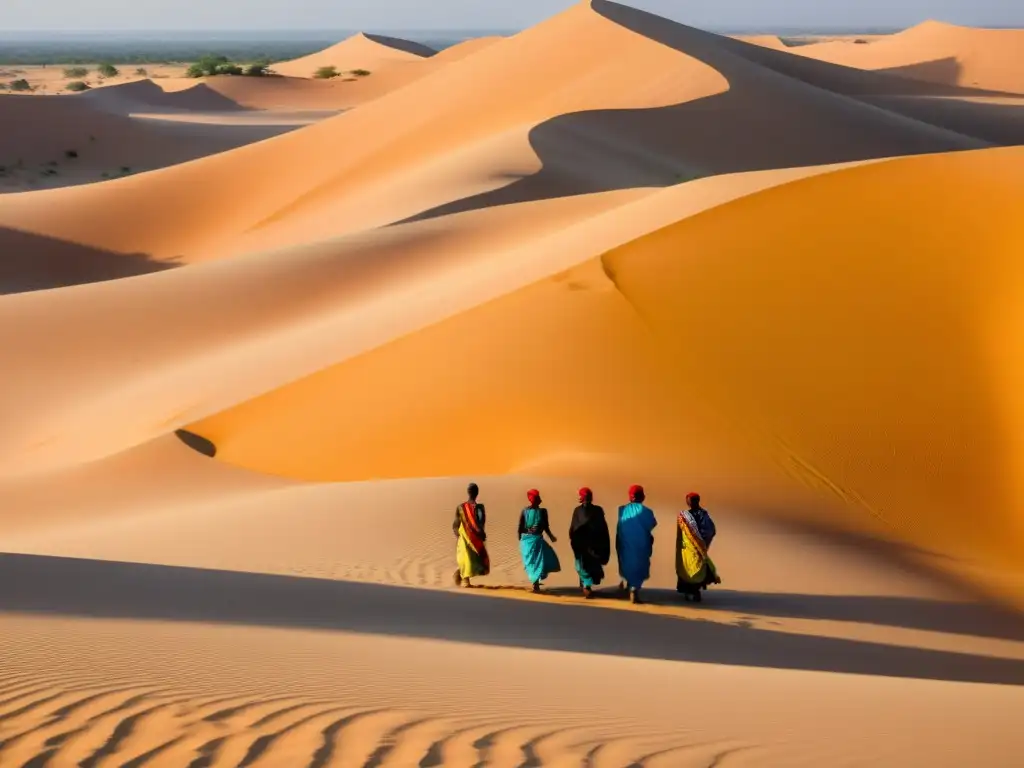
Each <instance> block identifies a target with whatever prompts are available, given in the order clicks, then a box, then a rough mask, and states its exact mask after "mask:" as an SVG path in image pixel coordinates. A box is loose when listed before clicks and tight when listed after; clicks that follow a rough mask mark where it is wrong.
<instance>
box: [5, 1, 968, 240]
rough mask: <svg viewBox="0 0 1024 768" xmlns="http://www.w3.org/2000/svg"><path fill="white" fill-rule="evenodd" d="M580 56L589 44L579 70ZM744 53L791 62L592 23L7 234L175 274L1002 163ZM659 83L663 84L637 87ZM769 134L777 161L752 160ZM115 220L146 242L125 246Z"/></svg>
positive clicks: (22, 212) (610, 9) (721, 43)
mask: <svg viewBox="0 0 1024 768" xmlns="http://www.w3.org/2000/svg"><path fill="white" fill-rule="evenodd" d="M638 32H640V33H641V34H638ZM645 32H646V33H649V34H650V35H653V36H654V37H653V39H652V37H650V36H644V34H643V33H645ZM568 38H572V39H574V40H576V41H578V42H577V44H576V53H575V55H574V58H573V61H572V62H571V63H569V64H566V63H565V62H564V56H563V50H564V40H566V39H568ZM730 44H731V45H732V46H738V48H735V49H733V48H730V47H729V45H730ZM610 49H615V50H616V51H617V57H616V58H615V59H614V60H612V59H609V57H608V56H607V51H608V50H610ZM737 51H739V52H740V53H742V54H743V55H745V56H755V55H760V54H757V52H760V53H761V54H774V55H775V56H783V54H782V53H781V52H773V51H768V50H765V49H760V48H757V47H756V46H750V45H747V44H743V43H740V42H738V41H730V40H727V39H725V38H720V37H718V36H715V35H709V34H707V33H703V32H700V31H698V30H693V29H689V28H686V27H682V26H679V25H675V24H670V23H668V22H659V21H658V20H657V18H656V17H652V16H650V15H649V14H644V13H642V12H640V11H634V10H632V9H626V8H624V7H621V6H615V5H613V4H608V3H603V2H595V4H594V7H593V9H592V8H590V7H589V6H587V5H580V6H577V7H574V8H573V9H571V10H570V11H568V12H566V13H564V14H562V15H560V16H558V17H555V18H554V19H552V20H550V21H548V22H546V23H544V24H542V25H540V26H538V27H536V28H533V29H531V30H528V31H527V32H524V33H521V34H519V35H516V36H515V37H512V38H508V39H504V40H501V41H499V42H496V43H493V44H491V45H489V46H487V47H485V48H484V49H483V50H480V51H478V52H476V53H475V54H473V55H472V56H471V57H469V58H464V59H462V60H460V61H455V62H453V63H450V64H448V65H446V66H444V67H443V68H441V69H439V70H438V71H436V72H434V73H433V74H431V75H429V76H427V77H424V78H421V79H420V80H418V81H416V82H414V83H412V84H411V85H409V86H407V87H404V88H400V89H398V90H397V91H394V92H392V93H390V94H389V95H387V96H385V97H383V98H379V99H376V100H375V101H372V102H371V103H368V104H365V105H363V106H361V107H360V108H359V109H356V110H352V111H350V112H347V113H345V114H342V115H339V116H337V117H335V118H333V119H330V120H326V121H324V122H323V123H321V124H320V125H317V126H313V127H310V128H308V129H306V130H303V131H301V132H298V133H294V134H291V135H288V136H283V137H279V138H277V139H275V140H273V141H270V142H264V143H261V144H259V145H254V146H251V147H246V148H243V149H241V150H238V151H236V152H233V153H228V154H225V155H219V156H217V157H212V158H208V159H205V160H203V161H202V162H199V163H192V164H189V165H185V166H181V167H178V168H174V169H169V170H167V171H164V172H162V173H161V174H159V175H153V176H152V177H145V178H143V179H137V180H133V182H132V183H127V182H125V183H119V184H118V185H116V186H115V185H107V186H104V187H101V188H99V189H97V190H88V191H87V192H79V191H75V190H67V191H64V192H62V193H60V194H55V195H54V196H53V197H50V198H46V197H38V198H34V199H31V200H15V201H10V202H9V203H8V204H7V205H6V206H5V207H4V209H2V210H0V223H3V224H6V225H8V226H17V227H19V228H22V229H26V230H28V231H31V232H34V233H37V234H41V235H45V236H48V237H53V238H57V239H61V240H71V241H74V242H78V243H82V244H85V245H88V246H90V247H93V248H100V249H104V250H111V251H115V252H120V253H125V252H127V253H147V254H149V255H150V257H151V258H155V259H158V260H168V259H185V260H195V259H199V258H202V259H209V258H213V257H216V256H217V255H220V254H232V253H242V252H245V251H246V250H251V249H252V247H253V243H254V242H256V243H267V242H271V243H279V242H282V243H283V242H290V241H293V237H294V235H293V233H294V232H295V231H296V230H300V231H302V232H303V233H304V234H303V239H305V240H310V239H320V238H324V237H330V236H337V235H342V234H345V233H347V232H352V231H355V230H358V229H365V228H367V227H372V226H376V225H383V224H389V223H392V222H394V221H398V220H402V219H407V218H410V217H415V216H423V215H437V214H440V213H449V212H454V211H458V210H467V209H472V208H476V207H485V206H488V205H494V204H504V203H513V202H518V201H523V200H534V199H542V198H549V197H555V196H562V195H571V194H582V193H591V192H600V191H609V190H615V189H623V188H632V187H638V186H639V187H650V186H667V185H671V184H676V183H679V182H680V181H685V180H689V179H693V178H697V177H700V176H705V175H709V174H716V173H728V172H737V171H744V170H755V169H767V168H777V167H786V166H797V165H816V164H826V163H832V162H841V161H850V160H859V159H868V158H875V157H883V156H892V155H898V154H909V153H918V152H925V151H939V150H948V149H964V148H976V147H981V146H986V145H987V144H988V142H986V141H984V140H982V139H978V138H973V137H968V136H964V135H961V134H957V133H953V132H951V131H948V130H945V129H940V128H936V127H933V126H929V125H927V124H924V123H922V122H920V121H918V120H912V119H908V118H905V117H903V116H901V115H897V114H893V113H891V112H887V111H883V110H879V109H878V108H877V107H875V106H871V105H865V104H864V103H863V102H860V101H856V100H855V99H852V98H850V97H849V96H848V95H845V94H844V92H843V91H840V92H838V93H836V92H832V93H829V92H825V91H823V90H822V87H823V86H824V85H826V84H827V83H826V82H825V81H826V80H827V79H829V78H831V80H832V81H834V82H833V83H832V84H833V85H834V86H835V87H836V88H844V87H845V88H846V90H851V88H852V86H851V85H850V83H849V75H850V74H851V73H850V71H849V70H843V69H842V68H839V67H834V66H831V65H827V64H823V63H817V62H811V61H810V60H806V59H801V58H796V57H792V56H789V55H786V56H784V58H785V59H786V60H787V61H788V60H792V61H793V62H796V65H798V68H801V69H802V70H803V71H801V72H799V73H797V74H799V75H800V77H802V78H804V79H798V78H796V77H793V76H790V75H783V74H780V73H779V72H777V71H775V70H773V69H769V68H767V67H765V66H764V65H763V63H760V62H759V61H756V60H750V59H747V58H742V57H741V56H738V55H737ZM773 61H774V60H773ZM510 62H515V63H516V65H515V67H514V68H513V70H512V71H511V72H510V71H509V68H510ZM647 71H650V72H658V73H659V75H658V77H655V78H649V77H640V76H638V75H637V74H636V73H638V72H647ZM808 73H810V74H808ZM852 75H854V76H857V77H860V78H861V81H863V82H860V86H859V87H860V90H861V91H864V92H866V93H888V91H887V90H886V89H885V88H881V89H879V88H876V87H875V85H874V83H875V82H876V80H875V79H872V76H871V75H870V73H856V72H853V73H852ZM879 77H880V76H879ZM641 80H642V81H643V82H642V85H640V84H639V83H640V81H641ZM805 80H808V81H813V82H810V83H808V82H805ZM894 80H895V81H898V79H896V78H881V79H880V80H878V82H881V83H883V84H886V85H889V86H891V83H892V82H893V81H894ZM899 82H905V81H899ZM467 115H469V116H470V117H467ZM752 121H756V122H757V125H758V135H759V136H760V137H761V138H762V141H759V142H752V141H750V138H751V135H750V131H749V128H748V126H749V125H750V124H751V123H752ZM339 145H344V146H358V147H359V148H360V151H359V152H358V153H349V152H345V153H341V152H338V151H336V148H337V147H338V146H339ZM271 180H272V183H271ZM399 180H401V181H400V183H399ZM200 185H201V186H202V187H203V188H205V189H208V190H210V192H211V194H214V195H216V196H217V197H220V198H222V199H224V198H228V199H230V198H236V197H242V196H244V197H245V198H246V200H247V203H246V205H245V206H244V207H236V208H233V209H232V211H231V212H230V213H228V214H225V213H224V212H223V211H211V209H210V207H209V206H207V205H205V203H203V202H201V201H199V200H195V201H194V202H190V201H189V199H188V195H187V194H186V193H185V192H184V190H187V189H194V188H196V187H197V186H200ZM169 197H175V198H179V199H182V200H183V202H182V203H181V204H180V205H179V206H178V216H177V217H176V219H175V220H174V221H173V222H172V221H171V220H169V219H167V217H165V216H163V215H162V213H161V212H162V210H163V206H164V204H165V203H164V201H166V200H167V199H168V198H169ZM55 207H56V208H60V209H63V210H67V211H71V212H73V213H69V214H67V215H58V216H54V215H53V210H54V208H55ZM105 209H106V210H114V209H116V210H118V211H119V212H120V215H119V222H123V221H124V220H125V219H127V220H129V221H132V222H135V223H136V225H134V226H129V227H125V226H123V223H121V224H119V226H118V227H116V228H115V227H111V226H110V225H109V224H108V223H107V222H108V220H107V219H106V218H105V216H104V214H103V211H104V210H105ZM185 222H188V224H189V225H188V226H183V224H184V223H185ZM279 229H283V230H285V231H286V232H287V234H283V235H278V233H277V230H279ZM243 234H244V235H245V236H246V238H247V239H239V238H240V235H243ZM257 247H259V246H257Z"/></svg>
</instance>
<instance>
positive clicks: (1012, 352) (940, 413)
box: [195, 149, 1024, 557]
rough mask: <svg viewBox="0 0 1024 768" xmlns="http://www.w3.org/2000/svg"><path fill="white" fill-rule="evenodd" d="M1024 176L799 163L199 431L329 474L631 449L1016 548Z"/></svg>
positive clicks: (299, 471)
mask: <svg viewBox="0 0 1024 768" xmlns="http://www.w3.org/2000/svg"><path fill="white" fill-rule="evenodd" d="M1022 170H1024V150H1020V149H1007V150H991V151H987V152H982V153H965V154H961V155H944V156H934V157H923V158H909V159H902V160H895V161H890V162H886V163H881V164H876V165H869V166H865V167H861V168H855V169H852V170H844V171H838V172H835V173H832V174H826V175H822V176H818V177H813V178H810V179H807V180H803V181H796V182H793V183H791V184H788V185H784V186H782V187H778V188H775V189H772V190H769V191H766V192H763V193H761V194H757V195H753V196H751V197H748V198H744V199H741V200H739V201H737V202H734V203H730V204H727V205H724V206H722V207H720V208H717V209H714V210H712V211H709V212H707V213H704V214H701V215H699V216H697V217H695V218H693V219H690V220H687V221H684V222H682V223H680V224H678V225H675V226H671V227H669V228H667V229H664V230H661V231H659V232H656V233H654V234H652V235H649V236H647V237H645V238H643V239H640V240H638V241H637V242H635V243H632V244H630V245H627V246H624V247H622V248H621V249H618V250H615V251H613V252H611V253H609V254H607V255H606V256H605V257H604V258H603V259H601V260H600V261H599V262H593V263H591V264H590V265H589V266H584V267H580V268H578V270H575V271H570V272H568V273H565V274H563V275H561V276H559V277H556V278H554V279H551V280H545V281H541V282H539V283H537V284H535V285H533V286H530V287H528V288H525V289H523V290H521V291H519V292H516V293H514V294H511V295H509V296H507V297H504V298H501V299H498V300H496V301H494V302H491V303H488V304H486V305H483V306H481V307H479V308H477V309H474V310H472V311H468V312H465V313H463V314H461V315H459V316H457V317H454V318H452V319H451V320H448V321H445V322H442V323H440V324H438V325H436V326H434V327H431V328H429V329H426V330H423V331H421V332H419V333H416V334H413V335H411V336H408V337H406V338H403V339H399V340H397V341H395V342H393V343H391V344H388V345H385V346H383V347H381V348H379V349H377V350H374V351H373V352H371V353H369V354H366V355H364V356H362V357H360V358H357V359H354V360H351V361H349V362H347V363H345V364H343V365H340V366H336V367H334V368H331V369H328V370H326V371H324V372H322V373H320V374H317V375H314V376H312V377H309V378H307V379H305V380H303V381H301V382H297V383H296V384H293V385H291V386H288V387H284V388H282V389H279V390H277V391H275V392H273V393H270V394H268V395H266V396H264V397H262V398H259V399H256V400H254V401H251V402H249V403H246V404H243V405H241V406H239V407H237V408H235V409H232V410H229V411H227V412H225V413H223V414H221V415H219V416H216V417H214V418H211V419H208V420H206V421H204V422H202V423H200V424H197V425H195V429H196V430H197V431H198V432H199V433H201V434H203V435H204V436H206V437H209V438H210V439H212V440H213V441H214V442H215V443H217V445H218V446H219V448H220V453H219V456H221V457H222V458H223V459H224V460H226V461H229V462H233V463H238V464H241V465H244V466H247V467H251V468H255V469H258V470H261V471H265V472H270V473H278V474H284V475H291V476H298V477H307V478H317V479H361V478H372V477H385V476H386V477H397V476H411V475H412V476H414V475H449V474H458V473H463V472H468V473H473V472H495V473H501V472H508V471H512V470H514V469H516V468H517V467H520V466H523V465H533V464H536V463H537V462H538V460H543V459H544V457H546V456H552V455H554V456H558V455H565V454H569V455H572V454H584V458H583V459H582V463H583V464H584V465H585V464H586V460H585V454H598V455H601V454H608V455H611V456H612V457H614V456H616V455H623V456H625V457H629V458H630V459H633V460H642V461H643V462H644V463H645V465H646V466H647V467H648V468H649V469H651V470H652V471H653V468H655V467H658V466H662V467H666V466H676V467H679V466H686V467H687V471H688V475H689V476H690V477H692V478H693V481H694V482H697V483H699V484H701V485H708V486H710V487H715V488H716V493H721V494H724V495H725V496H727V497H728V496H730V495H733V496H735V494H736V493H737V488H738V487H745V488H746V489H747V490H748V491H749V490H751V489H756V486H757V482H758V480H757V478H768V477H769V476H771V475H773V473H775V472H778V473H782V474H785V475H787V476H788V477H789V482H790V483H791V484H792V486H793V487H794V488H795V489H804V490H809V491H811V492H814V493H816V494H820V498H819V502H820V501H825V502H833V503H842V504H846V505H852V506H853V507H855V508H858V509H860V510H862V511H863V514H864V515H865V516H869V515H873V516H876V517H878V518H880V519H881V520H883V521H884V523H885V524H887V525H890V526H892V527H894V529H896V530H897V531H899V532H901V533H903V534H904V535H906V536H908V537H910V538H913V539H916V540H918V541H923V542H926V543H928V544H932V545H944V546H950V545H952V544H953V543H955V542H957V541H961V542H966V543H969V544H970V545H971V546H972V547H974V546H976V547H979V548H980V549H979V550H977V551H980V552H989V553H992V554H995V555H999V556H1003V557H1009V556H1011V555H1013V554H1017V555H1019V554H1020V553H1021V552H1022V551H1024V549H1022V548H1021V543H1022V535H1021V533H1022V527H1024V526H1022V525H1021V522H1022V521H1021V519H1020V514H1019V510H1020V508H1021V503H1022V499H1024V483H1022V482H1021V479H1020V478H1021V477H1022V476H1024V475H1022V474H1021V467H1022V461H1024V444H1022V441H1021V437H1020V435H1021V434H1024V401H1022V398H1021V395H1020V393H1021V392H1022V391H1024V387H1022V386H1021V385H1022V384H1024V379H1022V377H1024V366H1022V365H1021V363H1020V361H1019V359H1018V358H1019V355H1017V353H1016V350H1018V349H1020V345H1021V343H1022V342H1024V338H1022V336H1021V331H1020V328H1021V327H1022V326H1021V311H1020V306H1021V291H1022V289H1024V282H1022V280H1024V267H1022V266H1021V264H1020V260H1019V259H1018V258H1017V256H1016V254H1018V253H1019V249H1020V247H1021V244H1022V243H1024V228H1022V223H1021V220H1020V217H1018V216H1016V215H1015V214H1014V206H1015V204H1016V203H1015V201H1016V200H1019V199H1020V196H1021V194H1022V193H1024V187H1022V182H1021V179H1022V178H1024V176H1022V175H1021V171H1022ZM808 211H814V215H813V216H808ZM837 233H842V235H841V236H840V235H838V234H837ZM441 435H443V436H444V438H443V439H440V438H439V436H441ZM424 446H429V450H424ZM740 446H743V447H742V448H740ZM754 456H757V457H758V458H753V459H752V458H750V457H754ZM751 462H753V463H751ZM725 477H728V478H730V480H729V481H724V482H723V478H725ZM705 481H706V482H705ZM765 482H767V480H766V481H765ZM773 482H774V478H773ZM765 487H767V486H765ZM761 503H762V505H764V506H766V507H772V506H773V505H774V504H776V503H777V499H773V498H772V497H770V496H769V497H766V498H763V499H762V500H761ZM964 509H971V510H973V511H972V516H971V525H970V526H968V527H963V526H960V525H958V524H957V523H956V521H957V520H958V519H960V518H959V516H960V514H961V513H962V511H963V510H964ZM967 528H969V530H968V529H967Z"/></svg>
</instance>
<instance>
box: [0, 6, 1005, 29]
mask: <svg viewBox="0 0 1024 768" xmlns="http://www.w3.org/2000/svg"><path fill="white" fill-rule="evenodd" d="M628 4H630V5H635V6H637V7H640V8H645V9H646V10H649V11H653V12H655V13H658V14H661V15H665V16H670V17H672V18H675V19H678V20H680V21H684V22H686V23H688V24H691V25H694V26H704V27H713V28H722V27H731V28H735V27H739V28H752V27H765V28H771V27H839V26H849V27H865V26H908V25H911V24H915V23H917V22H919V21H922V20H924V19H927V18H935V19H941V20H943V21H949V22H952V23H959V24H968V25H977V26H983V25H1004V26H1012V25H1018V26H1024V0H629V3H628ZM570 5H572V0H87V2H81V0H0V9H2V11H3V26H4V28H5V29H8V30H83V31H84V30H90V29H93V30H95V29H103V30H108V29H109V30H114V29H122V30H124V29H132V30H159V29H167V30H182V29H205V30H210V29H234V30H251V29H267V30H274V29H289V30H291V29H304V30H305V29H366V30H370V31H373V30H377V31H385V30H388V29H396V30H397V29H404V30H413V29H416V30H419V29H423V30H426V29H519V28H523V27H526V26H529V25H531V24H535V23H536V22H538V21H540V20H542V19H544V18H546V17H548V16H551V15H553V14H555V13H557V12H558V11H561V10H563V9H564V8H566V7H568V6H570Z"/></svg>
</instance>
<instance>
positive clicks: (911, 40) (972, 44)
mask: <svg viewBox="0 0 1024 768" xmlns="http://www.w3.org/2000/svg"><path fill="white" fill-rule="evenodd" d="M1022 48H1024V30H1020V29H976V28H972V27H958V26H955V25H953V24H945V23H942V22H939V21H926V22H924V23H923V24H918V25H917V26H915V27H911V28H910V29H907V30H904V31H903V32H900V33H898V34H895V35H888V36H885V37H882V38H879V39H877V40H872V41H871V42H869V43H867V44H862V45H858V44H855V43H853V42H845V41H843V42H841V41H836V42H827V43H816V44H813V45H801V46H796V47H794V48H792V49H790V50H791V51H792V52H793V53H795V54H797V55H800V56H807V57H811V58H815V59H818V60H821V61H828V62H832V63H833V64H842V65H843V66H847V67H856V68H858V69H866V70H874V71H879V70H881V71H885V72H888V73H891V74H896V75H899V76H901V77H907V78H913V79H915V80H924V81H928V82H933V83H941V84H943V85H957V86H965V87H972V88H983V89H986V90H992V91H1004V92H1007V93H1018V94H1024V67H1021V65H1020V51H1021V49H1022Z"/></svg>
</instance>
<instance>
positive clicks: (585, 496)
mask: <svg viewBox="0 0 1024 768" xmlns="http://www.w3.org/2000/svg"><path fill="white" fill-rule="evenodd" d="M593 498H594V492H593V491H591V490H590V489H589V488H580V501H581V502H583V503H584V504H585V503H587V502H588V501H592V500H593Z"/></svg>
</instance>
